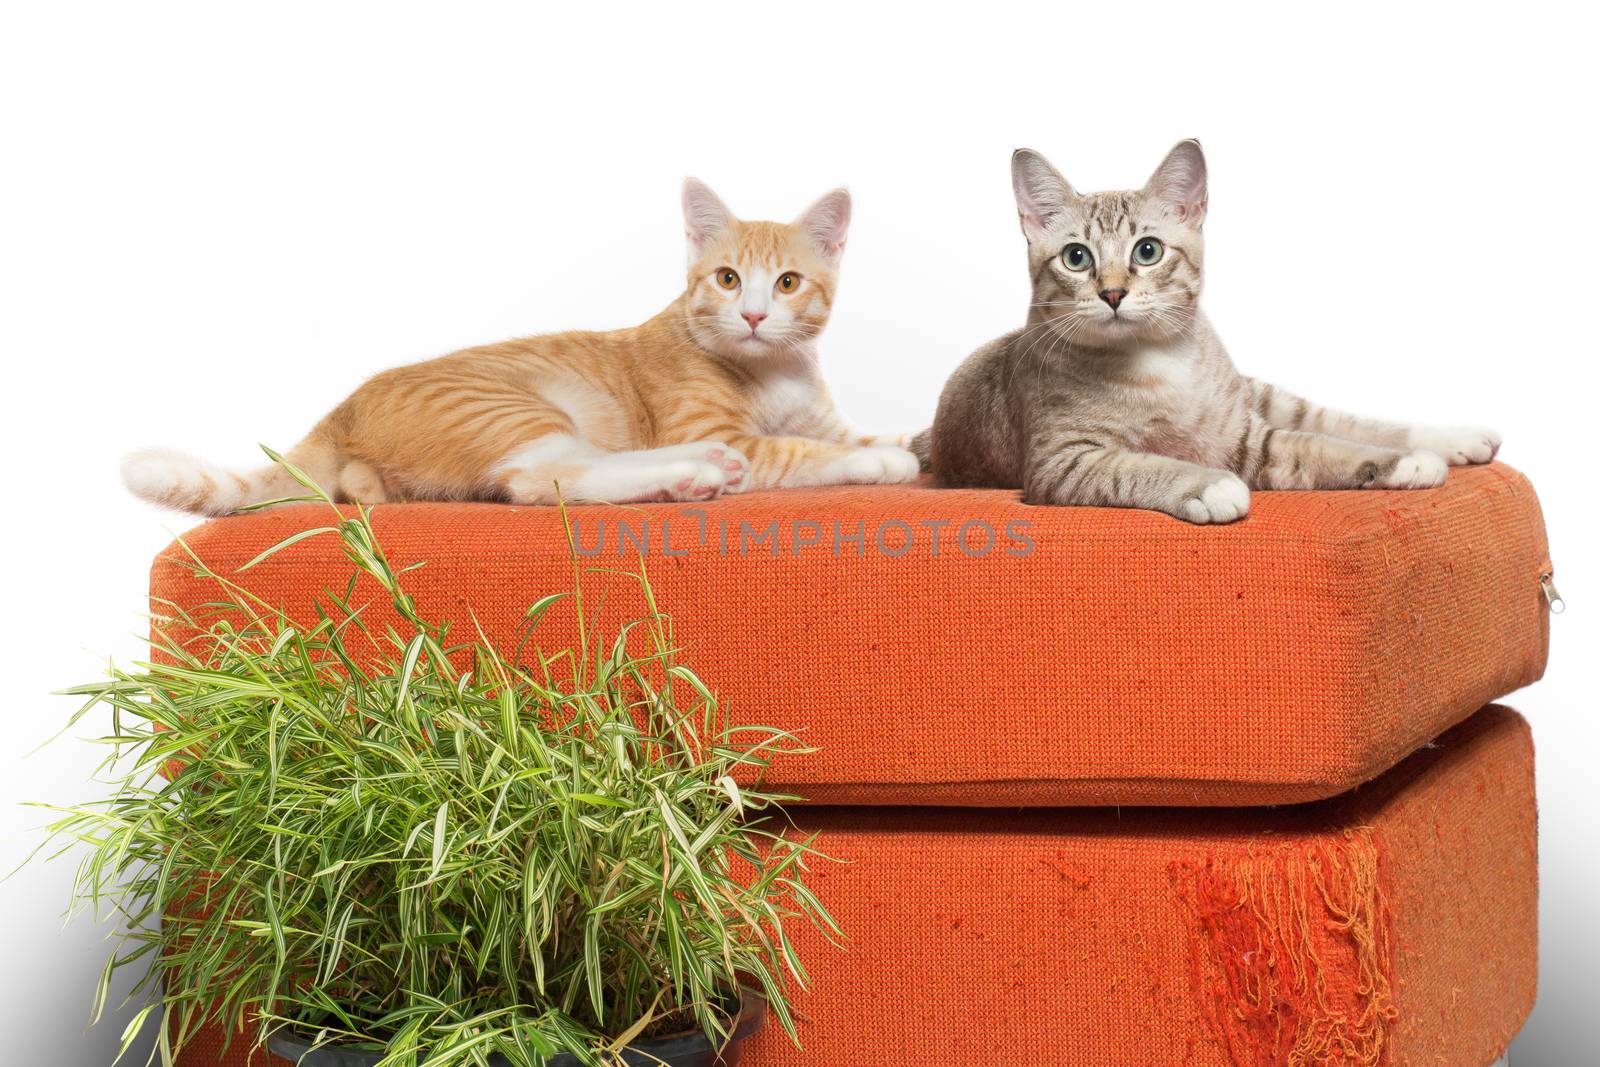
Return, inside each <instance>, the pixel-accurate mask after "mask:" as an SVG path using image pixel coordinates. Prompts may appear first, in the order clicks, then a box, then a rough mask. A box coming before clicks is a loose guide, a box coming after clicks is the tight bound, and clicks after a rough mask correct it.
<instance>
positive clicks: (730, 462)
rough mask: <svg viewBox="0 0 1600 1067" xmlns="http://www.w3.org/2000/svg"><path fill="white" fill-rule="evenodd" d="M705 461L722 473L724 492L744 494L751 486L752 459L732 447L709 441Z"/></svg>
mask: <svg viewBox="0 0 1600 1067" xmlns="http://www.w3.org/2000/svg"><path fill="white" fill-rule="evenodd" d="M706 445H707V446H708V447H707V448H706V451H705V454H704V456H703V457H702V459H703V461H704V462H706V463H709V464H711V465H712V466H713V467H716V468H717V469H718V470H720V471H722V491H723V492H724V493H742V492H744V490H745V489H746V488H747V487H748V486H749V485H750V459H749V457H748V456H746V455H745V454H744V453H743V452H740V451H739V450H738V449H737V448H734V447H733V446H732V445H725V444H721V443H720V442H717V441H707V442H706Z"/></svg>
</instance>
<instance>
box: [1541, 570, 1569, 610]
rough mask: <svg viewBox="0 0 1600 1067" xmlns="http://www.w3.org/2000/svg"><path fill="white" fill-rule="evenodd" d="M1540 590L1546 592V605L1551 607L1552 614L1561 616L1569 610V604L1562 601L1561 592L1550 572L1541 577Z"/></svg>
mask: <svg viewBox="0 0 1600 1067" xmlns="http://www.w3.org/2000/svg"><path fill="white" fill-rule="evenodd" d="M1539 588H1540V589H1542V590H1544V599H1545V603H1547V604H1549V605H1550V614H1552V615H1560V614H1561V613H1562V612H1563V611H1566V610H1567V602H1566V601H1565V600H1562V599H1561V591H1560V590H1558V589H1557V588H1556V583H1555V580H1554V577H1553V576H1552V575H1551V574H1550V572H1549V571H1546V572H1545V573H1543V574H1541V575H1539Z"/></svg>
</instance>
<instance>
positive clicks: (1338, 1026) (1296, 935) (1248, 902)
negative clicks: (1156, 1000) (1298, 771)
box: [1168, 829, 1397, 1067]
mask: <svg viewBox="0 0 1600 1067" xmlns="http://www.w3.org/2000/svg"><path fill="white" fill-rule="evenodd" d="M1379 867H1380V860H1379V852H1378V846H1377V843H1376V841H1375V840H1374V839H1373V836H1372V833H1371V831H1369V830H1365V829H1362V830H1354V831H1346V832H1345V833H1344V834H1343V835H1342V836H1341V837H1340V838H1338V839H1335V840H1332V841H1328V840H1316V841H1310V842H1304V841H1297V842H1295V843H1285V844H1278V845H1258V846H1253V847H1251V848H1248V849H1245V850H1242V851H1240V852H1239V853H1237V854H1234V855H1229V856H1212V857H1210V858H1208V859H1207V860H1205V861H1204V862H1180V863H1174V864H1172V865H1171V867H1170V868H1169V869H1168V873H1169V876H1170V877H1171V879H1172V884H1173V887H1174V889H1175V890H1176V892H1177V895H1178V898H1179V900H1180V901H1181V902H1182V904H1183V906H1184V907H1185V909H1186V910H1187V912H1188V913H1189V917H1190V920H1191V926H1192V929H1193V930H1194V933H1195V937H1194V938H1193V939H1192V942H1191V953H1190V957H1191V958H1190V960H1189V977H1190V982H1191V985H1192V987H1193V989H1194V991H1195V994H1196V996H1197V997H1198V998H1199V1000H1200V1004H1201V1010H1202V1013H1203V1014H1204V1015H1205V1017H1206V1019H1207V1021H1208V1023H1209V1025H1210V1027H1211V1029H1212V1031H1213V1033H1214V1034H1215V1036H1216V1038H1217V1040H1218V1043H1219V1044H1220V1045H1221V1046H1222V1048H1223V1049H1224V1051H1226V1053H1227V1054H1228V1057H1229V1060H1230V1061H1231V1062H1232V1063H1233V1064H1234V1065H1235V1067H1322V1065H1326V1064H1342V1065H1350V1067H1386V1065H1387V1064H1389V1063H1390V1062H1391V1058H1390V1048H1389V1029H1390V1025H1391V1024H1392V1023H1393V1021H1394V1019H1395V1017H1396V1015H1397V1012H1396V1009H1395V1006H1394V994H1393V986H1394V971H1393V959H1392V955H1391V938H1390V926H1391V917H1390V915H1389V911H1388V907H1387V904H1386V902H1385V900H1384V896H1383V892H1382V886H1381V880H1380V871H1379Z"/></svg>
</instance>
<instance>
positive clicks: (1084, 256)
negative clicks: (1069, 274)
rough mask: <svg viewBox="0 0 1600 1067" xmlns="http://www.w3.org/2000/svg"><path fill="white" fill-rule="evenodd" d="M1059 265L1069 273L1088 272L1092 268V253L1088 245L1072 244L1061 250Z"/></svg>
mask: <svg viewBox="0 0 1600 1067" xmlns="http://www.w3.org/2000/svg"><path fill="white" fill-rule="evenodd" d="M1061 265H1062V266H1064V267H1066V268H1067V269H1068V270H1071V271H1083V270H1088V269H1089V268H1090V267H1092V266H1094V253H1093V252H1091V251H1089V246H1088V245H1080V244H1077V243H1076V242H1074V243H1073V244H1070V245H1068V246H1067V247H1065V248H1063V249H1062V250H1061Z"/></svg>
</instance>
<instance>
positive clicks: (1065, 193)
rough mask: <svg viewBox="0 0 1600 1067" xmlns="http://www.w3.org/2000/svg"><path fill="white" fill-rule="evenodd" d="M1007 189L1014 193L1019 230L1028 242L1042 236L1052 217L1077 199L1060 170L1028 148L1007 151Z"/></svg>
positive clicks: (1053, 218) (1052, 219)
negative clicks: (1019, 222) (1009, 163)
mask: <svg viewBox="0 0 1600 1067" xmlns="http://www.w3.org/2000/svg"><path fill="white" fill-rule="evenodd" d="M1011 188H1012V191H1013V192H1015V193H1016V194H1017V217H1018V218H1019V219H1021V221H1022V233H1023V235H1024V236H1025V237H1027V239H1028V241H1029V242H1030V243H1032V242H1033V241H1037V240H1038V239H1039V238H1040V237H1043V236H1044V233H1045V231H1046V230H1048V229H1049V228H1050V223H1051V222H1052V221H1054V220H1055V218H1056V216H1057V215H1060V214H1061V213H1062V212H1063V211H1065V210H1066V209H1067V208H1068V207H1069V206H1070V205H1071V204H1072V202H1073V201H1074V200H1076V199H1077V198H1078V194H1077V193H1075V192H1073V191H1072V186H1071V185H1069V184H1067V179H1065V178H1063V177H1062V176H1061V172H1060V171H1058V170H1056V168H1054V167H1052V166H1051V165H1050V161H1049V160H1048V159H1046V158H1044V157H1043V156H1041V155H1040V154H1039V153H1037V152H1035V151H1034V150H1033V149H1031V148H1019V149H1017V150H1016V151H1015V152H1013V153H1011Z"/></svg>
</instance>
